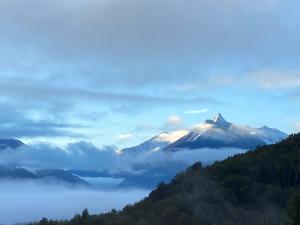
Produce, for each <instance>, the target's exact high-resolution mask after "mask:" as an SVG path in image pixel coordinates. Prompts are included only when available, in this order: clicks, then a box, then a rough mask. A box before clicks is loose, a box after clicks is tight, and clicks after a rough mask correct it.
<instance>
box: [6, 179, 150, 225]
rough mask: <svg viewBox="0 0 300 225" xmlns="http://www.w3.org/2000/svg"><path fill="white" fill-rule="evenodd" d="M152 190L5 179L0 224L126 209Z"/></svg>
mask: <svg viewBox="0 0 300 225" xmlns="http://www.w3.org/2000/svg"><path fill="white" fill-rule="evenodd" d="M148 193H149V191H148V190H138V189H131V190H123V191H121V190H115V189H114V190H112V191H103V190H102V191H99V190H97V191H96V190H88V189H83V188H77V189H74V188H73V189H70V188H68V187H66V186H62V185H49V184H48V183H47V184H46V183H41V182H33V181H20V180H18V181H7V180H1V185H0V199H1V204H0V224H13V223H19V222H22V223H24V222H30V221H37V220H40V219H41V218H43V217H47V218H50V219H51V218H54V219H69V218H71V217H73V216H74V215H75V214H76V213H80V212H81V211H82V210H83V209H85V208H87V209H88V210H89V211H90V212H91V213H95V214H98V213H100V212H107V211H110V210H111V209H122V208H123V207H124V206H125V205H127V204H130V203H134V202H137V201H139V200H141V199H143V198H144V197H145V196H147V195H148Z"/></svg>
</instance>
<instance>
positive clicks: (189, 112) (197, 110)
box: [184, 109, 208, 114]
mask: <svg viewBox="0 0 300 225" xmlns="http://www.w3.org/2000/svg"><path fill="white" fill-rule="evenodd" d="M206 112H208V109H196V110H190V111H186V112H184V113H185V114H200V113H206Z"/></svg>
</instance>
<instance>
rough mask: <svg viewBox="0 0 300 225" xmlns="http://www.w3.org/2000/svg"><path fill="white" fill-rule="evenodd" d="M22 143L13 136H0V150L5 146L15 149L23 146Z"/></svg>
mask: <svg viewBox="0 0 300 225" xmlns="http://www.w3.org/2000/svg"><path fill="white" fill-rule="evenodd" d="M23 145H24V143H23V142H21V141H20V140H18V139H15V138H0V150H3V149H6V148H12V149H16V148H19V147H21V146H23Z"/></svg>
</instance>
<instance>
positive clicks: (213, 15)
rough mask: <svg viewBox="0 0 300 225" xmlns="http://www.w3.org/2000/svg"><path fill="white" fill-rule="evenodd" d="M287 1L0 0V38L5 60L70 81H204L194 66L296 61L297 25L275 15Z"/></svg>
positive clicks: (147, 82) (143, 82)
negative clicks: (292, 24)
mask: <svg viewBox="0 0 300 225" xmlns="http://www.w3.org/2000/svg"><path fill="white" fill-rule="evenodd" d="M290 4H292V2H290V1H285V2H283V1H280V0H278V1H275V0H271V1H270V0H264V1H251V2H250V1H233V0H226V1H221V2H220V1H216V0H213V1H207V0H201V1H195V0H190V1H182V0H176V1H174V0H172V1H170V0H168V1H138V0H133V1H120V0H115V1H85V2H80V1H76V3H73V2H70V1H67V0H65V1H51V2H49V1H45V0H43V1H37V0H30V1H26V2H22V1H17V0H13V1H7V0H6V1H2V2H1V9H2V10H1V11H0V12H1V13H0V15H1V21H2V23H1V26H0V28H1V30H2V33H3V35H2V37H1V39H2V40H3V41H2V43H6V47H5V48H4V49H7V52H8V53H9V52H10V54H5V57H6V58H8V59H9V62H10V63H11V62H16V65H15V67H19V66H20V68H21V69H24V67H25V69H26V68H27V69H29V71H31V72H32V73H35V71H37V73H39V71H40V70H41V68H43V70H44V71H45V70H51V74H52V76H53V77H57V76H60V77H61V76H63V77H64V78H65V79H67V80H68V79H70V77H71V79H73V78H74V75H77V76H78V75H79V76H80V74H85V75H84V79H86V80H89V79H90V80H91V82H90V83H91V84H95V85H98V86H99V85H100V86H105V84H109V85H110V86H113V85H123V86H124V85H125V86H126V87H128V86H130V85H134V86H135V87H138V86H140V85H143V86H147V85H149V84H160V83H169V82H171V83H172V82H175V80H177V82H180V81H179V80H178V79H183V78H181V77H184V79H185V80H188V79H189V80H193V79H196V78H197V79H198V80H199V81H201V80H202V78H205V76H203V75H199V70H200V71H201V74H203V73H205V72H207V71H209V70H208V68H207V67H209V66H212V65H220V64H221V65H222V66H225V65H226V64H227V65H228V67H229V68H234V67H238V68H241V67H242V68H243V67H245V66H247V67H253V65H255V64H260V63H262V62H264V63H270V62H271V61H272V62H274V61H276V62H277V61H279V60H280V61H281V62H286V63H287V62H290V63H292V62H294V63H295V61H297V60H296V59H295V57H294V56H295V55H297V54H296V53H297V52H298V49H299V44H298V42H297V41H296V40H297V39H296V36H299V34H297V33H296V34H295V32H293V31H294V29H296V28H298V25H297V24H295V23H294V26H292V27H291V26H290V25H289V21H286V20H285V19H284V18H282V17H281V16H278V15H282V14H285V13H286V16H287V17H288V16H289V15H290V14H287V12H285V11H284V9H285V8H286V7H285V6H288V5H290ZM283 34H284V35H283ZM279 43H280V44H279ZM16 49H17V52H18V53H14V52H15V51H16ZM279 53H280V54H279ZM16 55H17V56H16ZM5 61H7V60H5ZM295 65H296V64H295ZM8 68H11V66H9V67H8ZM27 69H26V71H27ZM159 71H160V72H159ZM175 77H176V79H173V78H175ZM120 78H123V79H120ZM127 78H128V79H127ZM60 79H62V78H60ZM79 79H80V78H79Z"/></svg>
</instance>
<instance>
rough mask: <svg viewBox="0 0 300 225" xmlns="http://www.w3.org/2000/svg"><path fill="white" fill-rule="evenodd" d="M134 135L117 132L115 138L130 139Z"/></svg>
mask: <svg viewBox="0 0 300 225" xmlns="http://www.w3.org/2000/svg"><path fill="white" fill-rule="evenodd" d="M133 137H134V135H133V134H129V133H128V134H118V135H117V137H116V138H117V139H118V140H120V141H127V140H130V139H132V138H133Z"/></svg>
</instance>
